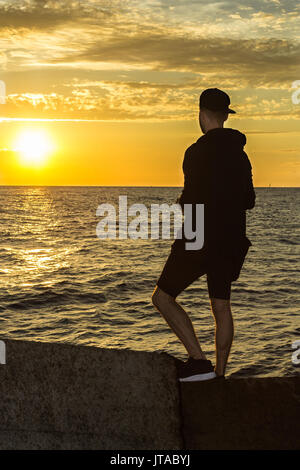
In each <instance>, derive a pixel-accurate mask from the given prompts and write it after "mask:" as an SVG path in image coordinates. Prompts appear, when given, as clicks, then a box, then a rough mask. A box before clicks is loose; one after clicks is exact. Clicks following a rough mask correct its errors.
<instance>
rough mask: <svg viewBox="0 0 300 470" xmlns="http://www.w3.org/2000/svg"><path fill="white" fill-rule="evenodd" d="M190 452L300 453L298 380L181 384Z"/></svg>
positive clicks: (280, 378)
mask: <svg viewBox="0 0 300 470" xmlns="http://www.w3.org/2000/svg"><path fill="white" fill-rule="evenodd" d="M180 388H181V403H182V419H183V435H184V441H185V448H186V449H190V450H193V449H197V450H216V449H218V450H243V449H247V450H248V449H250V450H251V449H258V450H274V449H278V450H286V449H299V448H300V376H299V375H298V376H295V377H274V378H246V379H244V378H243V379H228V380H225V381H207V382H194V383H191V382H190V383H181V384H180Z"/></svg>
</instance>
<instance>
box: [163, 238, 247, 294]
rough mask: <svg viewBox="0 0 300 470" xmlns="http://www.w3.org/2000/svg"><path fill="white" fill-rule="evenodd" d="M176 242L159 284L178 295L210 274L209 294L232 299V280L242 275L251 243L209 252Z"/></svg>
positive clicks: (208, 281) (167, 291) (168, 291)
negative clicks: (213, 252)
mask: <svg viewBox="0 0 300 470" xmlns="http://www.w3.org/2000/svg"><path fill="white" fill-rule="evenodd" d="M176 243H177V244H176ZM176 243H173V245H172V248H171V252H170V254H169V256H168V259H167V261H166V264H165V266H164V268H163V270H162V273H161V275H160V277H159V279H158V281H157V283H156V285H157V286H158V287H159V288H160V289H162V290H163V291H164V292H166V293H167V294H169V295H171V296H172V297H174V298H175V297H177V296H178V295H179V294H180V292H182V291H183V290H184V289H186V288H187V287H188V286H189V285H190V284H192V283H193V282H194V281H195V280H196V279H198V278H199V277H200V276H203V274H206V280H207V287H208V294H209V297H210V298H216V299H230V294H231V282H232V281H236V280H237V279H238V277H239V274H240V271H241V268H242V266H243V263H244V260H245V257H246V254H247V252H248V248H249V246H247V245H246V246H244V247H240V248H235V249H233V250H228V252H227V253H222V254H220V253H219V254H215V255H214V256H211V255H210V256H209V255H208V252H207V251H206V250H205V249H201V250H185V249H184V248H183V244H182V243H180V242H178V241H177V242H176Z"/></svg>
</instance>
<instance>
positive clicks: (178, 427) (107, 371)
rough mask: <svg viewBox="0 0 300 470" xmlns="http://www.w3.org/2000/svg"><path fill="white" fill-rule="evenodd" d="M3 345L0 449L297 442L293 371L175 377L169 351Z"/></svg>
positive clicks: (298, 393)
mask: <svg viewBox="0 0 300 470" xmlns="http://www.w3.org/2000/svg"><path fill="white" fill-rule="evenodd" d="M5 343H6V364H0V449H67V450H69V449H95V450H97V449H99V450H180V449H190V450H194V449H197V450H217V449H218V450H223V449H224V450H227V449H228V450H240V449H247V450H248V449H267V450H271V449H299V443H300V427H299V422H300V376H299V375H298V376H295V377H278V378H246V379H229V380H226V381H224V382H222V381H208V382H193V383H179V382H178V380H177V375H176V366H175V361H174V358H173V357H172V356H170V355H169V354H166V353H157V352H142V351H131V350H128V349H121V350H118V349H101V348H95V347H86V346H72V345H65V344H54V343H38V342H29V341H13V340H5Z"/></svg>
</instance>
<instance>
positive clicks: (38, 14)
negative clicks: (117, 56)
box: [0, 0, 117, 30]
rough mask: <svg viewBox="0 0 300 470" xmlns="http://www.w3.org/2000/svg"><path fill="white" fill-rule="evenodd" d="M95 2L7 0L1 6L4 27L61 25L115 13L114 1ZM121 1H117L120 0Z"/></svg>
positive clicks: (2, 25) (33, 27)
mask: <svg viewBox="0 0 300 470" xmlns="http://www.w3.org/2000/svg"><path fill="white" fill-rule="evenodd" d="M99 3H100V5H98V6H95V4H94V3H93V2H91V1H85V2H81V1H79V0H64V1H63V2H61V1H56V0H31V1H27V2H26V1H24V0H21V1H20V0H19V1H14V2H13V3H10V2H4V3H2V5H1V6H0V29H1V28H2V29H9V28H13V29H18V28H25V29H34V30H44V29H45V28H48V29H49V28H57V27H58V26H66V25H68V24H70V23H76V22H78V21H79V22H80V23H81V22H84V20H85V19H86V18H93V19H94V20H99V19H101V18H102V19H103V18H105V17H107V16H112V15H113V14H114V10H113V9H112V8H111V7H110V5H111V2H109V1H107V0H104V1H101V2H99ZM116 3H117V2H116Z"/></svg>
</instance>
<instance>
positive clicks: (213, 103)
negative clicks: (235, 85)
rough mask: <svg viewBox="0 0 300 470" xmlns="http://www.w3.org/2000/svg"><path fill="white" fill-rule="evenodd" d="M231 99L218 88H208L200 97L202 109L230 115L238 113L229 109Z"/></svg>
mask: <svg viewBox="0 0 300 470" xmlns="http://www.w3.org/2000/svg"><path fill="white" fill-rule="evenodd" d="M229 105H230V98H229V96H228V95H227V93H225V91H222V90H219V89H218V88H207V89H206V90H204V91H203V92H202V93H201V95H200V100H199V106H200V108H206V109H210V110H211V111H225V112H226V113H229V114H236V111H233V109H229V108H228V106H229Z"/></svg>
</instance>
